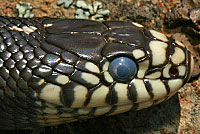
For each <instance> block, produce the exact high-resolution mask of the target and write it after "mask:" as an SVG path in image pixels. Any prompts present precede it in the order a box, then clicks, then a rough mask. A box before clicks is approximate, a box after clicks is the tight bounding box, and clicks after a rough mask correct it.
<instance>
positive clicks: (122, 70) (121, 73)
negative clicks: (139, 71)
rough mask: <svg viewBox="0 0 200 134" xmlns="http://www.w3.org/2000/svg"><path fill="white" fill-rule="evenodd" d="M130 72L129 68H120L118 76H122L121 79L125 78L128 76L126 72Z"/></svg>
mask: <svg viewBox="0 0 200 134" xmlns="http://www.w3.org/2000/svg"><path fill="white" fill-rule="evenodd" d="M127 71H128V68H127V67H126V66H119V67H118V68H117V74H118V75H119V76H120V77H125V76H126V75H127V74H126V72H127Z"/></svg>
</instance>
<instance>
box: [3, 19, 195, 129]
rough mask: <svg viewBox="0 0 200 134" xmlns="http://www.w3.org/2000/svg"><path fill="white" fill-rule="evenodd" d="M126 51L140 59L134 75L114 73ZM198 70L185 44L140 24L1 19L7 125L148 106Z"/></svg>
mask: <svg viewBox="0 0 200 134" xmlns="http://www.w3.org/2000/svg"><path fill="white" fill-rule="evenodd" d="M118 57H128V58H129V59H131V60H133V61H134V62H135V64H136V67H137V68H138V70H137V72H136V74H135V76H134V77H133V78H131V79H130V80H126V81H123V82H121V81H117V80H116V79H115V78H113V76H112V75H111V73H110V71H109V66H110V64H111V63H112V61H113V60H115V59H116V58H118ZM192 68H193V58H192V56H191V54H190V52H189V51H188V50H187V48H186V47H185V46H184V45H183V44H182V43H181V42H178V41H175V40H174V39H172V38H168V37H166V36H165V35H164V34H162V33H160V32H157V31H155V30H146V29H145V28H144V27H143V26H142V25H140V24H137V23H133V22H125V21H107V22H103V23H100V22H97V21H91V20H75V19H59V18H32V19H20V18H10V17H0V113H1V114H0V124H1V125H0V128H1V129H21V128H34V127H38V126H49V125H56V124H61V123H66V122H73V121H77V120H81V119H87V118H93V117H96V116H100V115H106V116H109V115H114V114H118V113H122V112H126V111H129V110H131V109H132V110H140V109H143V108H147V107H150V106H152V105H155V104H158V103H160V102H162V101H164V100H166V99H168V98H170V97H171V96H172V95H174V94H175V93H176V91H177V90H178V89H179V88H181V87H182V86H183V85H184V84H185V83H186V82H187V81H188V80H189V78H190V76H191V72H192ZM122 75H123V74H122Z"/></svg>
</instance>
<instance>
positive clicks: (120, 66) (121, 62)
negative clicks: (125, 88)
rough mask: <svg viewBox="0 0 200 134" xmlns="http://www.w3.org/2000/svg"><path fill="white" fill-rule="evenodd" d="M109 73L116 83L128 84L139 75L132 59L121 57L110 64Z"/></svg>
mask: <svg viewBox="0 0 200 134" xmlns="http://www.w3.org/2000/svg"><path fill="white" fill-rule="evenodd" d="M109 72H110V74H111V76H112V77H113V79H114V80H115V81H117V82H128V81H130V80H131V79H132V78H133V77H134V76H135V74H136V73H137V66H136V64H135V62H134V61H133V60H131V59H130V58H127V57H119V58H116V59H114V60H113V61H112V62H111V63H110V66H109Z"/></svg>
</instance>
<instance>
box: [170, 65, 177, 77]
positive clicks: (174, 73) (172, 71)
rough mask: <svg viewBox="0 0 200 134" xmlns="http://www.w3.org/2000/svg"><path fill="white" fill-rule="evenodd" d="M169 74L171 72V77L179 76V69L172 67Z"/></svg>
mask: <svg viewBox="0 0 200 134" xmlns="http://www.w3.org/2000/svg"><path fill="white" fill-rule="evenodd" d="M169 72H170V74H171V75H173V76H175V75H177V74H178V68H177V67H174V66H172V67H171V68H170V70H169Z"/></svg>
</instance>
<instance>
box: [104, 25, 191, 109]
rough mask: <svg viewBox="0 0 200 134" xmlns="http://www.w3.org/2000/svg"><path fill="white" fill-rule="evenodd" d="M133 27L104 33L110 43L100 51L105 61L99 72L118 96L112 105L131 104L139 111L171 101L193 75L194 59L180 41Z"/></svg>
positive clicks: (141, 27)
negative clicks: (124, 92)
mask: <svg viewBox="0 0 200 134" xmlns="http://www.w3.org/2000/svg"><path fill="white" fill-rule="evenodd" d="M133 25H135V27H132V28H127V27H126V28H124V29H118V28H116V29H115V28H113V29H112V30H110V31H108V32H106V33H104V36H105V37H106V38H107V40H109V41H110V42H109V43H107V44H106V46H105V47H104V49H103V51H102V53H103V56H104V57H106V60H107V63H106V62H105V64H104V66H103V69H102V70H103V74H104V75H105V76H104V77H103V78H104V82H105V83H106V84H108V85H109V84H110V85H112V86H111V88H112V93H111V94H114V96H117V97H113V98H112V99H111V100H110V101H111V103H114V104H116V105H123V104H127V103H130V102H131V101H132V102H133V103H134V105H135V107H136V110H139V109H143V108H146V107H149V106H151V105H154V104H158V103H160V102H162V101H164V100H166V99H168V98H170V97H171V96H173V95H174V94H175V93H176V92H177V90H178V89H180V88H181V87H182V86H184V84H185V83H186V82H187V81H188V80H189V79H190V77H191V74H192V70H193V57H192V55H191V54H190V52H189V51H188V50H187V48H186V46H185V45H184V44H182V43H181V42H179V41H175V40H174V39H173V38H168V37H167V36H165V35H164V34H162V33H160V32H157V31H155V30H145V29H144V28H143V26H141V25H139V24H136V23H133ZM107 72H108V73H107ZM109 74H110V75H109ZM124 90H127V92H126V93H127V94H126V95H125V94H123V93H122V91H124ZM126 96H128V97H126Z"/></svg>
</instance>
